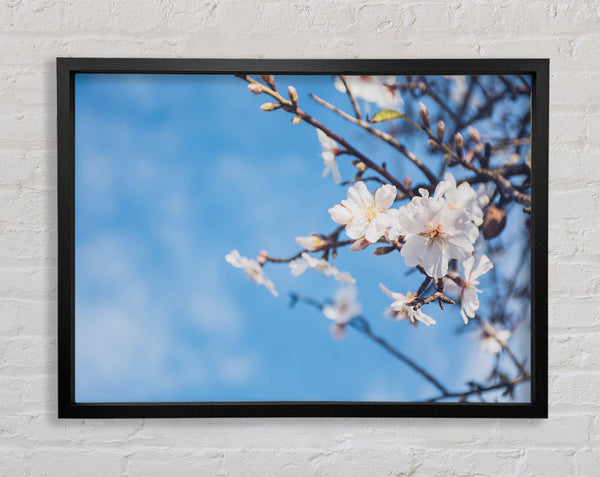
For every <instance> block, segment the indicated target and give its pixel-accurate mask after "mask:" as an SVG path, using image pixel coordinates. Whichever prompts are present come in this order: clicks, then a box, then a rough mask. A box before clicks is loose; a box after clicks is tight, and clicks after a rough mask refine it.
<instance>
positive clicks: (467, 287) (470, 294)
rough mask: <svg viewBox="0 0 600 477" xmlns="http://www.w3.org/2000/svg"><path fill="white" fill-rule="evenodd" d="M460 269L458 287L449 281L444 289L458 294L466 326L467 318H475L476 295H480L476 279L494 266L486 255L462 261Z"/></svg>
mask: <svg viewBox="0 0 600 477" xmlns="http://www.w3.org/2000/svg"><path fill="white" fill-rule="evenodd" d="M462 267H463V277H464V278H463V277H461V278H462V279H461V280H459V281H460V285H457V284H456V283H455V282H454V281H453V280H452V279H449V280H447V281H446V283H445V287H444V288H445V289H447V290H448V291H449V292H451V293H455V294H457V295H458V294H460V315H461V316H462V319H463V321H464V322H465V325H466V324H467V323H468V322H469V318H475V312H476V311H477V310H478V309H479V298H478V297H477V293H481V290H479V289H478V288H477V286H478V285H479V280H478V278H479V277H480V276H481V275H483V274H485V273H487V272H489V271H490V270H491V269H492V268H494V264H493V263H492V261H491V260H490V259H489V257H488V256H487V255H478V256H477V257H474V256H471V257H469V258H468V259H467V260H465V261H463V262H462Z"/></svg>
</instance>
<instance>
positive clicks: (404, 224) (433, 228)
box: [393, 186, 476, 278]
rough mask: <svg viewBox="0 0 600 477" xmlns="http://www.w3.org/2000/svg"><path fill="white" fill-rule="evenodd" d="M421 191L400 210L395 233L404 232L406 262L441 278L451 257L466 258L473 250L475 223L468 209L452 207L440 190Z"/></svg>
mask: <svg viewBox="0 0 600 477" xmlns="http://www.w3.org/2000/svg"><path fill="white" fill-rule="evenodd" d="M438 187H439V186H438ZM420 193H421V197H414V198H413V199H412V201H411V202H410V203H409V204H407V205H405V206H403V207H401V208H400V209H398V210H397V213H396V224H395V226H394V227H393V232H394V233H397V234H399V235H404V244H403V245H402V249H401V250H400V252H401V254H402V256H403V257H404V260H405V262H406V265H408V266H409V267H415V266H417V265H419V264H421V265H422V266H423V268H424V270H425V273H427V275H429V276H430V277H433V278H441V277H443V276H445V275H446V273H447V272H448V262H449V260H451V259H456V260H466V259H467V258H469V257H470V256H471V254H472V253H473V241H474V239H475V238H476V237H475V238H474V237H473V235H474V234H473V227H474V226H473V224H472V222H471V220H470V219H471V216H470V214H469V213H468V212H466V211H465V210H460V209H451V208H450V207H448V205H447V204H446V201H445V199H443V198H440V197H438V193H437V191H436V194H435V195H434V197H429V194H428V192H427V191H426V190H425V189H420ZM436 197H437V198H436Z"/></svg>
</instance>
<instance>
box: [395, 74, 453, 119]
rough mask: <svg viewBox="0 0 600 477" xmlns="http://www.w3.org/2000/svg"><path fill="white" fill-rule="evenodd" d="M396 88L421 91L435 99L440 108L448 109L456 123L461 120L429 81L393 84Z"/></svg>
mask: <svg viewBox="0 0 600 477" xmlns="http://www.w3.org/2000/svg"><path fill="white" fill-rule="evenodd" d="M393 87H394V88H396V89H399V90H401V91H407V90H408V91H415V90H416V91H419V92H420V93H422V94H424V95H426V96H429V97H430V98H431V99H432V100H433V101H435V102H436V103H437V104H438V105H439V107H440V108H442V109H443V110H444V111H446V112H447V113H448V114H449V115H450V117H452V119H453V120H454V122H455V123H457V122H458V121H459V117H458V114H457V113H456V112H454V111H453V110H452V109H451V108H450V107H449V106H448V105H447V104H446V102H445V101H444V100H443V99H441V98H440V97H439V95H438V94H437V93H436V92H435V91H434V90H433V89H432V88H431V85H430V84H429V83H427V81H424V80H423V81H409V82H407V83H397V84H395V85H393ZM413 97H414V95H413Z"/></svg>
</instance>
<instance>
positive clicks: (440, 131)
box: [435, 120, 446, 142]
mask: <svg viewBox="0 0 600 477" xmlns="http://www.w3.org/2000/svg"><path fill="white" fill-rule="evenodd" d="M435 133H436V136H437V139H438V141H439V142H443V141H444V136H445V135H446V123H444V121H442V120H439V121H438V123H437V128H436V131H435Z"/></svg>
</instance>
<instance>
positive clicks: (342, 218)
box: [328, 204, 352, 225]
mask: <svg viewBox="0 0 600 477" xmlns="http://www.w3.org/2000/svg"><path fill="white" fill-rule="evenodd" d="M328 212H329V215H331V220H333V221H334V222H335V223H337V224H342V225H346V224H347V223H348V222H350V221H351V220H352V212H351V211H350V210H349V209H348V208H347V207H345V206H343V205H341V204H337V205H335V206H333V207H332V208H331V209H329V211H328Z"/></svg>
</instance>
